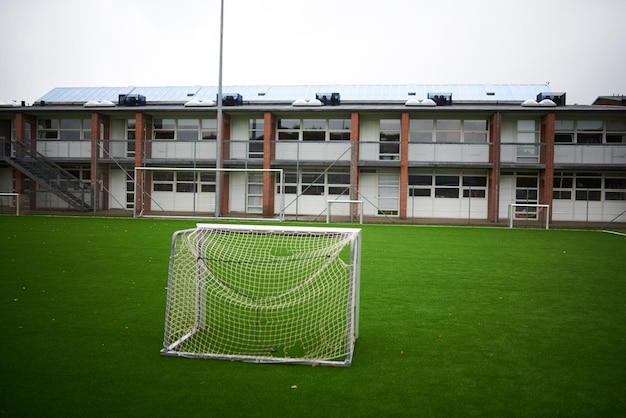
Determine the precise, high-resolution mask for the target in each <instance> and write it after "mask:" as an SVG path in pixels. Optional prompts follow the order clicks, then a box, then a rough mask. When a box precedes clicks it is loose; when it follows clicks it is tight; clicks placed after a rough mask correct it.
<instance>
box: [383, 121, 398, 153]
mask: <svg viewBox="0 0 626 418" xmlns="http://www.w3.org/2000/svg"><path fill="white" fill-rule="evenodd" d="M400 131H401V127H400V119H381V120H380V135H379V139H380V145H379V158H380V159H381V160H398V159H400Z"/></svg>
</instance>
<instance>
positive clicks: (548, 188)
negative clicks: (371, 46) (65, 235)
mask: <svg viewBox="0 0 626 418" xmlns="http://www.w3.org/2000/svg"><path fill="white" fill-rule="evenodd" d="M555 120H556V115H555V114H554V113H547V114H546V115H544V116H543V118H541V139H540V142H541V144H542V147H541V150H540V151H541V163H542V164H544V166H545V169H544V170H543V172H542V173H541V176H540V179H539V204H541V205H550V212H549V214H548V216H549V220H550V221H552V192H553V189H554V124H555Z"/></svg>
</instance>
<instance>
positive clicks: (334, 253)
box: [161, 224, 361, 367]
mask: <svg viewBox="0 0 626 418" xmlns="http://www.w3.org/2000/svg"><path fill="white" fill-rule="evenodd" d="M255 241H256V243H255V244H256V245H258V249H259V251H255V249H251V247H252V245H246V243H247V244H251V243H254V242H255ZM171 245H172V246H171V255H170V265H169V274H168V276H169V277H168V287H167V305H166V315H165V332H164V340H163V349H162V350H161V355H163V356H173V357H189V358H208V359H219V360H231V361H245V362H252V363H290V364H307V365H313V366H317V365H320V366H331V367H349V366H350V365H351V363H352V358H353V354H354V346H355V343H356V340H357V338H358V330H359V298H360V264H361V263H360V261H361V260H360V258H361V229H359V228H328V227H295V226H271V225H258V224H253V225H244V224H241V225H228V224H197V226H196V228H192V229H186V230H182V231H177V232H175V233H174V235H173V237H172V244H171ZM300 249H306V250H308V252H307V251H303V252H300V251H299V250H300ZM221 250H226V251H224V252H222V251H221ZM274 250H278V251H279V253H274ZM284 250H285V251H287V253H280V252H281V251H284ZM348 252H349V254H348ZM348 258H349V261H347V259H348ZM303 264H309V265H311V266H313V268H311V269H309V268H308V267H305V268H303V269H300V267H301V265H303ZM292 267H293V269H294V270H293V271H292V270H291V268H292ZM265 273H267V276H265V277H263V274H265ZM257 286H258V287H257ZM325 356H326V357H325ZM328 356H330V358H329V357H328Z"/></svg>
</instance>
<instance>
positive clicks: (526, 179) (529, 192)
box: [515, 174, 539, 204]
mask: <svg viewBox="0 0 626 418" xmlns="http://www.w3.org/2000/svg"><path fill="white" fill-rule="evenodd" d="M538 182H539V179H538V177H537V175H536V174H518V175H517V178H516V180H515V203H520V204H524V203H530V204H537V203H538V198H539V187H538Z"/></svg>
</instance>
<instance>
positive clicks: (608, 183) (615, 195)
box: [604, 177, 626, 200]
mask: <svg viewBox="0 0 626 418" xmlns="http://www.w3.org/2000/svg"><path fill="white" fill-rule="evenodd" d="M604 189H605V191H604V200H626V177H607V178H605V179H604Z"/></svg>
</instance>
